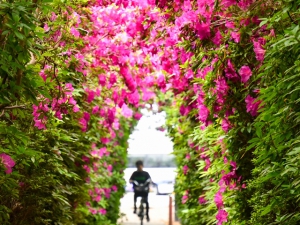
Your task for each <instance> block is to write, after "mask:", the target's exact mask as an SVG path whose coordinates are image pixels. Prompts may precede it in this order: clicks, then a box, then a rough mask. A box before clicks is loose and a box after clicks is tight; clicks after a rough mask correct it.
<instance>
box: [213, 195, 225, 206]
mask: <svg viewBox="0 0 300 225" xmlns="http://www.w3.org/2000/svg"><path fill="white" fill-rule="evenodd" d="M214 200H215V203H216V206H217V208H218V209H220V208H221V207H222V206H224V204H223V196H222V194H221V192H220V191H218V192H217V194H216V195H215V199H214Z"/></svg>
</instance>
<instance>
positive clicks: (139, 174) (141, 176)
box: [129, 160, 151, 222]
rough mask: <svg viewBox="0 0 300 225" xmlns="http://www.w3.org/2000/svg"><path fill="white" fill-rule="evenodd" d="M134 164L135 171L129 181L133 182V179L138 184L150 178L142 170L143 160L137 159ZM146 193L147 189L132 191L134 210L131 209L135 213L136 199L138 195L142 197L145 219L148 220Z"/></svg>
mask: <svg viewBox="0 0 300 225" xmlns="http://www.w3.org/2000/svg"><path fill="white" fill-rule="evenodd" d="M135 165H136V168H137V171H135V172H133V174H132V175H131V177H130V179H129V182H130V183H133V181H134V180H135V181H137V182H138V183H139V184H141V183H145V182H146V181H147V180H148V179H151V177H150V175H149V173H148V172H146V171H144V170H143V168H144V164H143V161H141V160H139V161H137V162H136V163H135ZM149 184H150V183H149ZM133 187H134V190H135V184H134V183H133ZM148 193H149V189H148V191H147V192H145V193H140V192H136V191H134V211H133V213H136V200H137V198H138V197H144V199H145V204H146V219H147V221H148V222H149V221H150V218H149V202H148Z"/></svg>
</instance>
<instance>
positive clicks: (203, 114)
mask: <svg viewBox="0 0 300 225" xmlns="http://www.w3.org/2000/svg"><path fill="white" fill-rule="evenodd" d="M198 109H199V120H200V121H201V122H202V123H205V122H206V120H207V118H208V116H209V110H208V108H207V107H206V106H205V105H203V104H202V105H200V106H199V107H198Z"/></svg>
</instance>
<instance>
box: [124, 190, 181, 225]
mask: <svg viewBox="0 0 300 225" xmlns="http://www.w3.org/2000/svg"><path fill="white" fill-rule="evenodd" d="M149 205H150V210H149V215H150V222H149V223H147V222H146V221H145V223H144V224H145V225H168V218H169V196H168V195H156V194H154V193H150V194H149ZM121 212H122V213H123V214H124V217H123V218H122V220H121V221H120V223H121V224H122V225H140V221H139V218H138V216H137V215H136V214H133V193H127V194H126V195H125V196H124V197H123V198H122V200H121ZM173 212H174V210H173ZM173 225H179V224H178V223H175V222H173Z"/></svg>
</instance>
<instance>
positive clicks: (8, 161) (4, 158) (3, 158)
mask: <svg viewBox="0 0 300 225" xmlns="http://www.w3.org/2000/svg"><path fill="white" fill-rule="evenodd" d="M0 163H1V164H2V165H3V166H4V167H5V168H6V170H5V173H6V174H10V173H12V168H13V167H14V166H15V164H16V163H15V161H14V160H13V159H12V158H11V157H10V156H9V155H7V154H5V153H0Z"/></svg>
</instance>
